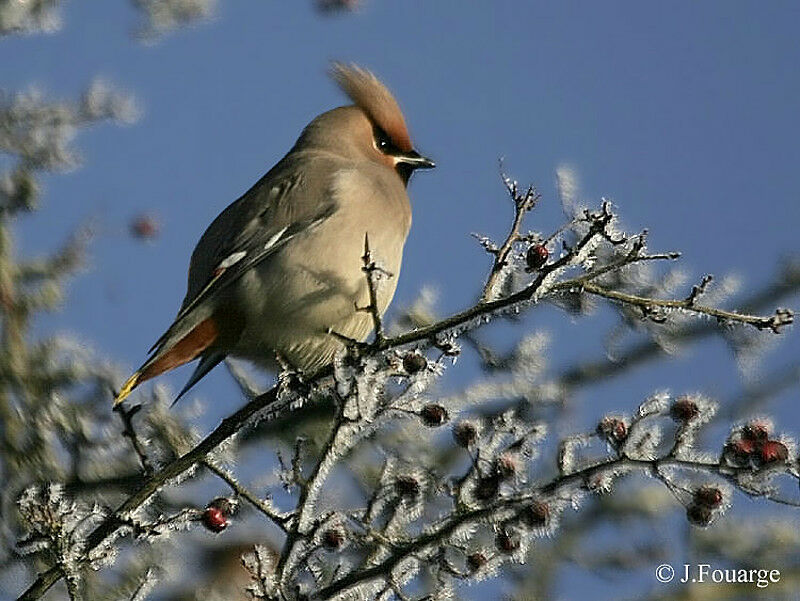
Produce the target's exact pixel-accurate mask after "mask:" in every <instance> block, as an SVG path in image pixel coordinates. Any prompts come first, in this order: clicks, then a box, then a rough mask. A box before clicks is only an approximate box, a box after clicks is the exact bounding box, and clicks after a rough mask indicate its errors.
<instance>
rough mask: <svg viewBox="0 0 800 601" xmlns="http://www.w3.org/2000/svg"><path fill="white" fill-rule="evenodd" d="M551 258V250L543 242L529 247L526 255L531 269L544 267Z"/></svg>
mask: <svg viewBox="0 0 800 601" xmlns="http://www.w3.org/2000/svg"><path fill="white" fill-rule="evenodd" d="M549 258H550V252H549V251H548V250H547V247H545V246H544V245H543V244H534V245H533V246H531V247H530V248H529V249H528V253H527V254H526V255H525V261H526V263H527V264H528V269H530V270H531V271H535V270H537V269H541V268H542V267H544V265H545V263H547V259H549Z"/></svg>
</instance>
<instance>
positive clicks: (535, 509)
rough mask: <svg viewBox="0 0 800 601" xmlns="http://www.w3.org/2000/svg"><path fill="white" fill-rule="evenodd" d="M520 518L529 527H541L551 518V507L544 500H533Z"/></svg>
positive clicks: (521, 513)
mask: <svg viewBox="0 0 800 601" xmlns="http://www.w3.org/2000/svg"><path fill="white" fill-rule="evenodd" d="M520 519H521V520H522V522H523V523H524V524H525V525H526V526H528V528H539V527H541V526H544V525H546V524H547V522H548V520H549V519H550V507H549V506H548V505H547V503H543V502H542V501H533V502H532V503H531V504H530V505H528V506H527V507H525V508H524V509H523V510H522V512H520Z"/></svg>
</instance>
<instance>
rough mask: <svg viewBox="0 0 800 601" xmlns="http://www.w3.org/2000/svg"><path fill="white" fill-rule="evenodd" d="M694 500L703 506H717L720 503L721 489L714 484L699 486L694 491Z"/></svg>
mask: <svg viewBox="0 0 800 601" xmlns="http://www.w3.org/2000/svg"><path fill="white" fill-rule="evenodd" d="M694 502H695V503H696V504H697V505H702V506H703V507H709V508H712V509H713V508H714V507H719V506H720V505H722V491H721V490H720V489H718V488H717V487H716V486H701V487H700V488H698V489H697V490H695V491H694Z"/></svg>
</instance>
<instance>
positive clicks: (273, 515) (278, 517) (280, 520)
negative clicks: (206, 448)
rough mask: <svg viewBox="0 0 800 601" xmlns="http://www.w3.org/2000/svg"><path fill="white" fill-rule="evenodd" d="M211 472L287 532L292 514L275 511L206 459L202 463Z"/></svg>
mask: <svg viewBox="0 0 800 601" xmlns="http://www.w3.org/2000/svg"><path fill="white" fill-rule="evenodd" d="M202 464H203V466H205V467H206V468H207V469H208V470H209V471H211V472H212V473H214V474H216V475H217V476H219V478H220V479H222V480H224V481H225V483H226V484H227V485H228V486H230V487H231V490H233V492H235V493H236V494H237V495H239V496H240V497H242V498H243V499H245V500H246V501H248V502H249V503H250V504H251V505H252V506H253V507H255V508H256V509H257V510H258V511H260V512H261V513H263V514H264V515H265V516H267V518H269V520H270V521H272V522H273V523H274V524H275V525H276V526H278V528H280V529H281V530H283V531H284V532H286V523H287V522H288V521H289V520H290V519H291V517H292V516H291V514H289V515H286V514H281V513H279V512H277V511H275V510H274V509H273V508H272V507H270V506H269V505H267V504H266V503H265V502H264V501H263V500H261V499H259V498H258V497H257V496H256V495H254V494H253V493H252V492H250V491H249V490H248V489H247V488H245V487H244V486H242V485H241V484H239V482H237V481H236V479H235V478H234V477H233V476H231V475H230V474H229V473H228V472H227V471H225V470H224V469H222V468H221V467H219V466H217V465H216V464H215V463H214V462H213V461H211V460H209V459H204V460H203V462H202Z"/></svg>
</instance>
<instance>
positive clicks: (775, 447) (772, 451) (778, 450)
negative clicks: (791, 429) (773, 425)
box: [759, 440, 789, 463]
mask: <svg viewBox="0 0 800 601" xmlns="http://www.w3.org/2000/svg"><path fill="white" fill-rule="evenodd" d="M759 458H760V459H761V461H763V462H764V463H776V462H783V461H786V460H787V459H789V449H787V448H786V445H785V444H783V443H782V442H778V441H777V440H765V441H764V442H763V443H762V444H761V449H760V451H759Z"/></svg>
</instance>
